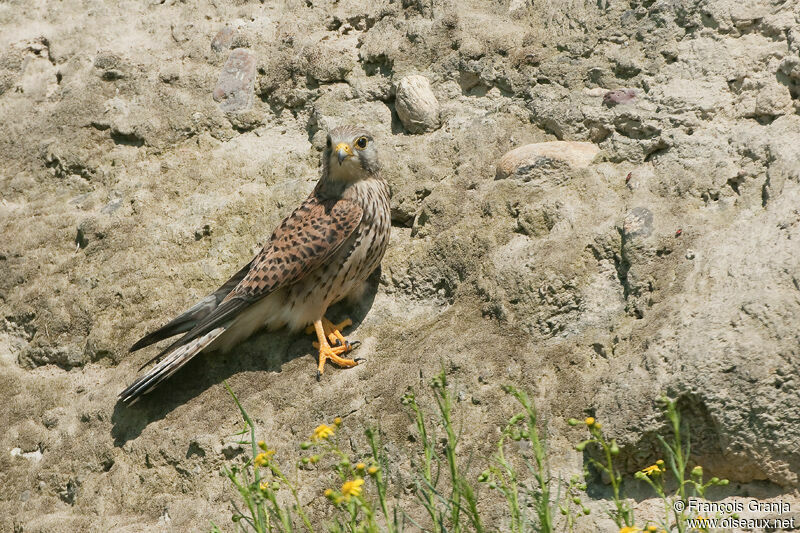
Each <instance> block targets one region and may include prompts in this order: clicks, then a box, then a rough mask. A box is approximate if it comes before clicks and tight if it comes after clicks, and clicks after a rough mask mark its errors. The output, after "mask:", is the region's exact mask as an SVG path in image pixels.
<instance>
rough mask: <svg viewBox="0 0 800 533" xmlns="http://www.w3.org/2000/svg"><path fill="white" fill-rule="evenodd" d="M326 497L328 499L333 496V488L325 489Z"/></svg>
mask: <svg viewBox="0 0 800 533" xmlns="http://www.w3.org/2000/svg"><path fill="white" fill-rule="evenodd" d="M324 494H325V497H326V498H328V499H331V498H333V489H325V493H324Z"/></svg>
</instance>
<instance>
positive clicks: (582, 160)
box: [496, 141, 600, 179]
mask: <svg viewBox="0 0 800 533" xmlns="http://www.w3.org/2000/svg"><path fill="white" fill-rule="evenodd" d="M599 152H600V148H598V147H597V145H595V144H593V143H587V142H578V141H550V142H543V143H534V144H526V145H525V146H520V147H519V148H515V149H513V150H511V151H510V152H507V153H506V154H505V155H504V156H503V157H502V158H501V159H500V161H499V162H498V163H497V175H496V177H497V179H503V178H507V177H508V176H511V175H512V174H514V173H515V172H516V171H517V169H519V168H520V167H522V166H529V165H531V164H533V163H534V162H535V161H536V160H537V159H540V158H548V159H556V160H558V161H563V162H564V163H567V164H568V165H569V166H570V167H572V168H586V167H588V166H589V165H590V164H591V162H592V161H593V160H594V158H595V156H596V155H597V154H598V153H599Z"/></svg>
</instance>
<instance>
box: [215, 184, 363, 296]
mask: <svg viewBox="0 0 800 533" xmlns="http://www.w3.org/2000/svg"><path fill="white" fill-rule="evenodd" d="M361 215H362V210H361V208H360V207H359V206H358V205H357V204H355V203H353V202H351V201H349V200H327V201H320V200H318V199H317V198H315V197H310V198H309V199H308V200H306V201H305V202H304V203H303V205H301V206H300V207H299V208H297V209H296V210H295V211H294V212H293V213H292V214H291V215H289V216H288V217H287V218H286V219H285V220H284V221H283V223H282V224H281V225H280V226H279V227H278V229H276V230H275V233H273V234H272V237H271V238H270V242H269V243H268V244H267V245H266V246H265V247H264V249H263V250H262V252H261V253H260V254H259V255H258V256H257V257H256V258H255V260H254V261H253V263H252V266H251V268H250V271H249V272H248V273H247V274H246V275H245V277H244V279H242V281H241V282H240V283H239V285H237V286H236V288H235V289H234V290H233V291H231V293H230V294H229V295H228V297H227V298H226V300H230V299H232V298H246V299H248V300H251V301H252V300H257V299H259V298H261V297H263V296H265V295H267V294H269V293H271V292H272V291H274V290H276V289H279V288H280V287H283V286H286V285H289V284H292V283H294V282H296V281H298V280H299V279H301V278H302V277H303V276H305V275H306V274H308V273H309V272H311V271H312V270H315V269H316V268H318V267H319V266H320V265H322V264H323V263H324V262H325V261H326V260H327V259H328V258H329V257H330V256H331V255H333V253H334V252H336V250H338V249H339V247H340V246H341V245H342V243H344V241H346V240H347V238H348V237H349V236H350V234H351V233H353V230H355V229H356V226H358V223H359V222H360V221H361Z"/></svg>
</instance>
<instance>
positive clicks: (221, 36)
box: [211, 26, 238, 52]
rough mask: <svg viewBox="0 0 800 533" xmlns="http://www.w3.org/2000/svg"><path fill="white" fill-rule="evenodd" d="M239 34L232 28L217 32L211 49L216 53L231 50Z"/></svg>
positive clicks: (212, 40) (228, 27) (227, 27)
mask: <svg viewBox="0 0 800 533" xmlns="http://www.w3.org/2000/svg"><path fill="white" fill-rule="evenodd" d="M237 33H238V32H237V31H236V30H235V29H234V28H231V27H230V26H226V27H224V28H222V29H221V30H219V31H218V32H217V34H216V35H215V36H214V38H213V39H211V49H212V50H213V51H215V52H224V51H225V50H229V49H230V47H231V44H233V40H234V39H236V34H237Z"/></svg>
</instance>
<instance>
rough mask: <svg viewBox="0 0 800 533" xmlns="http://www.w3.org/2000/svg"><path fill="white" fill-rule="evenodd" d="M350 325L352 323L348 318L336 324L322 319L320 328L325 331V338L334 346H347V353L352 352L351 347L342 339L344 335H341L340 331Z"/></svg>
mask: <svg viewBox="0 0 800 533" xmlns="http://www.w3.org/2000/svg"><path fill="white" fill-rule="evenodd" d="M352 325H353V321H352V320H350V319H349V318H345V319H344V320H342V321H341V322H339V323H338V324H334V323H333V322H331V321H330V320H328V319H327V318H325V317H322V327H323V329H324V330H325V336H326V337H327V338H328V340H329V341H330V342H331V344H332V345H334V346H347V351H348V352H349V351H350V350H352V347H351V346H350V342H349V341H348V340H347V339H345V338H344V335H342V331H341V330H343V329H344V328H346V327H347V326H352Z"/></svg>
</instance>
